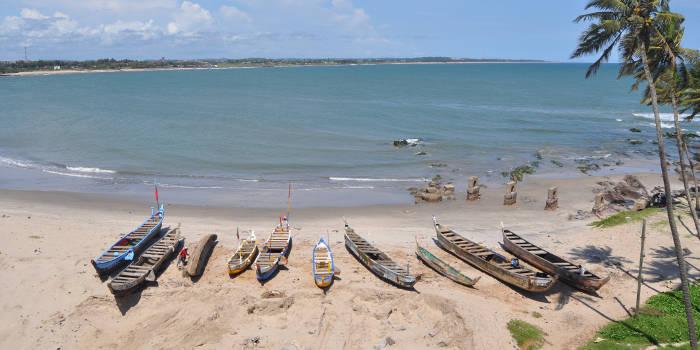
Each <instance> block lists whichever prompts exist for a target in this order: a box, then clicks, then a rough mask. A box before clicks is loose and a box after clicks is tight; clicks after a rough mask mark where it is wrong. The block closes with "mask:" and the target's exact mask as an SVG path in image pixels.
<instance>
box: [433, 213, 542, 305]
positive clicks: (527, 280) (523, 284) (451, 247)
mask: <svg viewBox="0 0 700 350" xmlns="http://www.w3.org/2000/svg"><path fill="white" fill-rule="evenodd" d="M435 231H436V233H437V238H438V245H439V246H440V247H441V248H443V249H445V250H447V251H448V252H450V253H452V254H453V255H454V256H456V257H458V258H460V259H461V260H462V261H464V262H466V263H468V264H470V265H472V266H474V267H476V268H477V269H479V270H481V271H483V272H485V273H487V274H489V275H491V276H493V277H494V278H496V279H498V280H499V281H501V282H504V283H507V284H510V285H512V286H514V287H518V288H520V289H523V290H526V291H528V292H533V293H541V292H546V291H547V290H549V289H550V288H552V286H554V284H555V282H556V278H554V277H549V278H539V277H526V276H522V275H518V274H514V273H510V272H508V270H506V269H503V268H501V267H498V266H496V265H494V264H491V263H489V262H487V261H486V260H484V259H481V258H479V257H477V256H474V255H472V254H469V253H468V252H466V251H464V250H463V249H461V248H459V247H458V246H457V245H456V244H454V243H453V242H451V241H450V240H449V239H447V238H446V237H445V236H444V235H443V234H442V232H441V231H440V229H439V227H438V226H437V225H436V226H435Z"/></svg>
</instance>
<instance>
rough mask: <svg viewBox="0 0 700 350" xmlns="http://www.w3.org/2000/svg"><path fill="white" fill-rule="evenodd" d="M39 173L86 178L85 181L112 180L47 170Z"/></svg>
mask: <svg viewBox="0 0 700 350" xmlns="http://www.w3.org/2000/svg"><path fill="white" fill-rule="evenodd" d="M41 171H43V172H45V173H48V174H54V175H61V176H70V177H81V178H86V179H99V180H112V178H111V177H102V176H93V175H87V174H74V173H64V172H61V171H55V170H49V169H42V170H41Z"/></svg>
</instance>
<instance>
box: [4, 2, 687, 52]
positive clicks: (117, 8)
mask: <svg viewBox="0 0 700 350" xmlns="http://www.w3.org/2000/svg"><path fill="white" fill-rule="evenodd" d="M586 3H587V0H536V1H523V0H490V1H482V0H437V1H425V0H0V60H19V59H23V58H24V50H25V49H24V48H25V47H26V48H27V53H28V58H29V59H34V60H36V59H95V58H116V59H123V58H129V59H159V58H161V57H166V58H173V59H188V58H195V59H196V58H245V57H270V58H290V57H295V58H319V57H333V58H349V57H352V58H360V57H419V56H449V57H468V58H508V59H542V60H548V61H557V62H569V61H570V60H569V56H570V54H571V52H572V51H573V50H574V47H575V45H576V40H577V38H578V36H579V34H580V33H581V31H582V30H583V29H584V28H585V24H576V23H573V19H574V18H575V17H576V16H577V15H579V14H581V13H583V12H584V6H585V4H586ZM671 6H672V10H673V11H676V12H680V13H682V14H683V15H684V16H685V18H686V22H685V23H686V31H685V39H684V42H683V44H684V46H685V47H689V48H700V0H671ZM593 59H594V58H592V57H587V58H582V59H578V60H577V61H580V62H588V61H591V60H593ZM613 61H614V60H613Z"/></svg>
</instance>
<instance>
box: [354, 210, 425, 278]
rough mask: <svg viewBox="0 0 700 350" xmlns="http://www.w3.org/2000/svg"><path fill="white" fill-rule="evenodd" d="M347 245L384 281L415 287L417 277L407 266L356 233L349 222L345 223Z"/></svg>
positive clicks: (356, 256)
mask: <svg viewBox="0 0 700 350" xmlns="http://www.w3.org/2000/svg"><path fill="white" fill-rule="evenodd" d="M345 247H346V248H347V249H348V250H349V251H350V253H351V254H352V255H354V256H355V258H357V260H359V261H360V262H361V263H362V264H363V265H365V267H367V268H368V269H369V270H370V271H372V273H374V274H375V275H377V276H378V277H379V278H381V279H383V280H384V281H386V282H389V283H391V284H393V285H395V286H398V287H401V288H407V289H410V288H413V285H414V284H416V277H415V276H413V275H411V274H410V272H409V270H408V267H407V266H404V265H399V264H397V263H396V262H394V261H393V260H392V259H391V258H389V256H388V255H386V254H385V253H384V252H382V251H381V250H379V249H377V248H375V247H374V246H373V245H371V244H370V243H369V242H368V241H367V240H365V239H364V238H362V237H361V236H360V235H358V234H357V233H355V230H354V229H353V228H352V227H350V225H348V224H347V223H346V224H345Z"/></svg>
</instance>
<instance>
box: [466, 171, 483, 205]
mask: <svg viewBox="0 0 700 350" xmlns="http://www.w3.org/2000/svg"><path fill="white" fill-rule="evenodd" d="M478 182H479V178H478V177H476V176H472V177H470V178H469V184H468V185H467V200H468V201H475V200H478V199H479V198H481V194H480V193H479V188H480V186H479V184H478Z"/></svg>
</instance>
